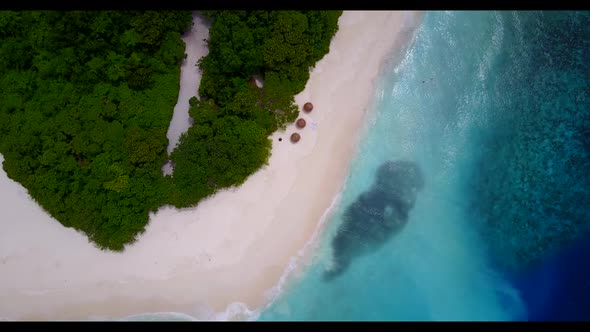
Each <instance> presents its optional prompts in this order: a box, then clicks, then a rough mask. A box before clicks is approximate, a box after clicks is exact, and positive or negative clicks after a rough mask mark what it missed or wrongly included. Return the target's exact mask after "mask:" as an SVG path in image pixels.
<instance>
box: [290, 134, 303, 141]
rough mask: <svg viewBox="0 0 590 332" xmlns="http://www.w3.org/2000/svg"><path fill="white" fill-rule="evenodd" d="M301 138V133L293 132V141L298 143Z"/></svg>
mask: <svg viewBox="0 0 590 332" xmlns="http://www.w3.org/2000/svg"><path fill="white" fill-rule="evenodd" d="M300 139H301V135H299V134H298V133H293V134H291V142H293V143H297V142H299V140H300Z"/></svg>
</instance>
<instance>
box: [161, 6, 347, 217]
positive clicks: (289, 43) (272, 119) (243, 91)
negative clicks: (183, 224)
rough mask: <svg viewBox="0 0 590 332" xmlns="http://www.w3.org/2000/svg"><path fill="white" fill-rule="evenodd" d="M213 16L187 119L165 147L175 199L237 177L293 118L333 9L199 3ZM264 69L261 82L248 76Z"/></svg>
mask: <svg viewBox="0 0 590 332" xmlns="http://www.w3.org/2000/svg"><path fill="white" fill-rule="evenodd" d="M203 14H204V15H205V16H206V17H208V18H209V19H210V20H211V21H212V26H211V28H210V30H209V34H210V35H209V41H208V47H209V54H208V55H207V56H206V57H204V58H203V59H202V60H201V61H200V63H199V66H200V68H201V70H202V72H203V76H202V79H201V84H200V87H199V95H200V96H201V101H198V100H196V98H195V99H193V100H191V109H190V111H189V112H190V115H191V117H192V118H193V120H194V124H193V126H192V127H191V128H190V129H189V130H188V132H187V133H186V134H185V135H183V136H181V138H180V141H179V144H178V146H177V148H176V149H175V150H174V152H173V153H172V156H171V158H172V160H173V161H174V164H175V167H174V184H175V188H176V190H174V199H173V201H172V203H173V204H174V205H175V206H177V207H183V206H190V205H193V204H195V203H197V202H198V201H199V200H201V199H202V198H204V197H207V196H208V195H211V194H212V193H214V192H215V190H216V189H218V188H224V187H230V186H232V185H239V184H241V183H243V182H244V181H245V180H246V178H247V177H248V175H250V174H252V173H254V172H255V171H256V170H258V169H259V168H260V167H262V166H264V165H265V164H266V163H267V162H268V158H269V156H270V148H271V142H270V140H269V139H268V136H269V135H270V134H272V133H273V132H274V131H276V130H277V129H283V128H284V127H285V125H286V124H287V123H290V122H293V121H294V120H295V119H296V118H297V115H298V114H299V110H298V108H297V106H296V105H295V104H294V99H293V97H294V96H295V95H296V94H297V93H299V92H301V91H302V90H303V88H304V87H305V84H306V82H307V80H308V78H309V70H310V68H311V67H313V66H314V64H315V63H316V62H317V61H318V60H320V59H321V58H322V57H323V56H324V55H325V54H326V53H327V52H328V49H329V46H330V41H331V39H332V37H333V36H334V34H335V33H336V30H337V29H338V18H339V17H340V15H341V14H342V12H339V11H306V12H298V11H253V12H245V11H242V12H238V11H205V12H203ZM254 74H257V75H260V76H261V77H263V79H264V87H263V88H262V89H260V88H258V87H257V86H256V85H253V84H248V81H249V80H250V78H251V77H252V75H254Z"/></svg>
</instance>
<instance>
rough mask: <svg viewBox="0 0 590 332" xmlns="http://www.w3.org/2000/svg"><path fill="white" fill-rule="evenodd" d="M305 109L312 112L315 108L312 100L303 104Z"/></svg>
mask: <svg viewBox="0 0 590 332" xmlns="http://www.w3.org/2000/svg"><path fill="white" fill-rule="evenodd" d="M303 110H304V111H305V112H306V113H309V112H311V111H312V110H313V104H312V103H310V102H307V103H305V104H304V105H303Z"/></svg>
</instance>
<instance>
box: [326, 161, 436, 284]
mask: <svg viewBox="0 0 590 332" xmlns="http://www.w3.org/2000/svg"><path fill="white" fill-rule="evenodd" d="M423 187H424V178H423V176H422V172H421V171H420V168H419V167H418V165H417V164H416V163H413V162H409V161H388V162H385V163H384V164H383V165H381V166H380V167H379V169H378V170H377V174H376V180H375V183H374V184H373V186H372V187H371V188H370V189H369V190H368V191H366V192H363V193H362V194H361V195H360V196H359V197H358V199H357V200H356V201H355V202H354V203H352V204H351V205H350V206H349V207H348V208H347V210H346V212H345V214H344V217H343V219H344V220H343V222H342V225H341V226H340V228H339V230H338V232H337V235H336V237H335V238H334V239H333V241H332V251H333V263H334V266H333V268H332V269H331V270H328V271H326V273H325V275H324V280H331V279H333V278H334V277H337V276H339V275H340V274H342V273H343V272H344V271H345V270H346V269H347V268H348V266H349V265H350V263H351V262H352V260H353V258H355V257H357V256H359V255H361V254H364V253H366V252H369V251H373V250H376V249H377V248H379V247H380V246H381V245H383V244H384V243H386V242H387V240H389V239H390V238H391V237H392V236H393V235H395V234H397V233H398V232H399V231H400V230H401V229H402V228H403V226H404V225H405V224H406V223H407V221H408V213H409V211H410V210H411V209H412V208H413V207H414V202H415V201H416V195H417V193H418V191H420V190H421V189H422V188H423Z"/></svg>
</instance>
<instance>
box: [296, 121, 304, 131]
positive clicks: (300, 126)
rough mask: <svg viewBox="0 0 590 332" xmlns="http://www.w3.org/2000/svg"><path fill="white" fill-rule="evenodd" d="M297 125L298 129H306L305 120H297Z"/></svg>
mask: <svg viewBox="0 0 590 332" xmlns="http://www.w3.org/2000/svg"><path fill="white" fill-rule="evenodd" d="M295 125H296V126H297V128H299V129H303V128H305V120H304V119H299V120H297V122H295Z"/></svg>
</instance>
